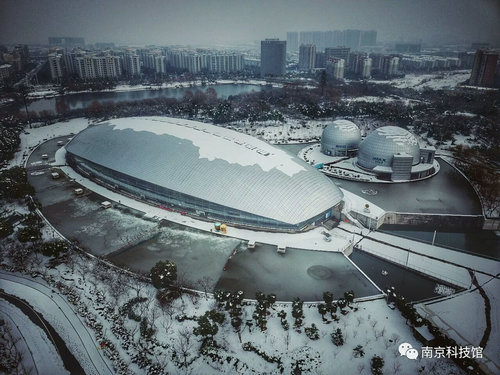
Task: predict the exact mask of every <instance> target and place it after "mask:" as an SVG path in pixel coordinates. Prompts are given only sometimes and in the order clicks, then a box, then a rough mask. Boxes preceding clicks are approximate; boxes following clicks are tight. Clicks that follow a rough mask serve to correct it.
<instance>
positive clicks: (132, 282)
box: [127, 277, 146, 297]
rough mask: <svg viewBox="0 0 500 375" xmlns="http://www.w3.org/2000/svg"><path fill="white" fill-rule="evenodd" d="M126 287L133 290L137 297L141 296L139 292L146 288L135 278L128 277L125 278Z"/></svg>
mask: <svg viewBox="0 0 500 375" xmlns="http://www.w3.org/2000/svg"><path fill="white" fill-rule="evenodd" d="M127 281H128V282H127V286H128V287H129V288H130V289H132V290H134V291H135V293H136V295H137V297H139V295H140V294H141V291H142V290H143V289H144V288H145V287H146V284H145V283H144V282H143V281H142V280H139V279H138V278H137V277H129V278H127Z"/></svg>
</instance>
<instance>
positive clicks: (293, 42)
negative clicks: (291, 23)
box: [286, 31, 299, 52]
mask: <svg viewBox="0 0 500 375" xmlns="http://www.w3.org/2000/svg"><path fill="white" fill-rule="evenodd" d="M286 48H287V50H288V52H297V51H298V49H299V33H298V32H296V31H293V32H287V33H286Z"/></svg>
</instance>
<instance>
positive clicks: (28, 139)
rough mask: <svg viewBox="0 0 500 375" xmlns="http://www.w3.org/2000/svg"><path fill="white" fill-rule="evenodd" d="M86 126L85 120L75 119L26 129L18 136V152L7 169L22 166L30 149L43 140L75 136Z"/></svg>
mask: <svg viewBox="0 0 500 375" xmlns="http://www.w3.org/2000/svg"><path fill="white" fill-rule="evenodd" d="M88 125H89V122H88V120H87V119H86V118H76V119H72V120H68V121H64V122H57V123H55V124H52V125H48V126H41V127H39V128H33V129H29V128H26V130H25V132H23V133H21V134H20V138H21V143H20V145H19V149H20V151H18V152H16V153H15V155H14V158H12V159H11V160H10V161H9V163H8V164H7V168H11V167H13V166H21V165H23V162H24V160H26V159H27V156H28V153H29V151H30V149H31V148H33V147H35V146H37V145H39V144H40V143H42V142H44V141H45V140H47V139H51V138H55V137H60V136H63V135H68V134H70V133H75V134H76V133H78V132H80V131H82V130H83V129H85V128H86V127H87V126H88Z"/></svg>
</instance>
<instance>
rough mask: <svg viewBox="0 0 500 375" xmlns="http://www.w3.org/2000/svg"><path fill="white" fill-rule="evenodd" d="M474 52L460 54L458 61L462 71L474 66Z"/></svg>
mask: <svg viewBox="0 0 500 375" xmlns="http://www.w3.org/2000/svg"><path fill="white" fill-rule="evenodd" d="M475 56H476V54H475V53H474V52H460V53H459V54H458V58H459V59H460V67H461V68H464V69H472V66H473V65H474V57H475Z"/></svg>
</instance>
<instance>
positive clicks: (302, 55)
mask: <svg viewBox="0 0 500 375" xmlns="http://www.w3.org/2000/svg"><path fill="white" fill-rule="evenodd" d="M315 61H316V46H315V45H314V44H301V45H300V49H299V69H300V70H311V69H313V68H314V67H315Z"/></svg>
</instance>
